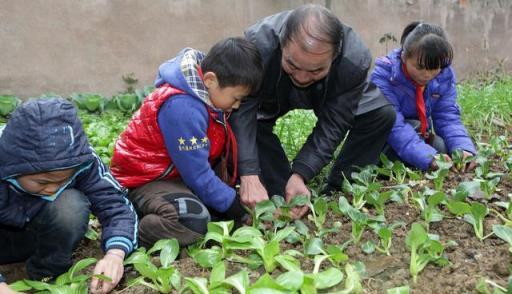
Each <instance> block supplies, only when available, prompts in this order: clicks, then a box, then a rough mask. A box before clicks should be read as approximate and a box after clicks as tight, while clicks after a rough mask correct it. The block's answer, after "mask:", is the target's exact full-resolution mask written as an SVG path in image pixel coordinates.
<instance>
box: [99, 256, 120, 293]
mask: <svg viewBox="0 0 512 294" xmlns="http://www.w3.org/2000/svg"><path fill="white" fill-rule="evenodd" d="M124 255H125V254H124V251H123V250H120V249H110V250H108V251H107V253H106V254H105V256H103V259H102V260H100V261H98V263H97V264H96V267H95V268H94V274H95V275H98V274H101V275H104V276H107V277H109V278H110V279H112V280H111V281H110V282H109V281H104V280H100V279H98V278H96V277H93V278H92V282H91V293H101V294H105V293H109V292H110V291H112V289H114V288H115V287H116V286H117V284H118V283H119V281H120V280H121V278H122V277H123V273H124V266H123V261H124Z"/></svg>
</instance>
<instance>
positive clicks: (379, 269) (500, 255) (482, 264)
mask: <svg viewBox="0 0 512 294" xmlns="http://www.w3.org/2000/svg"><path fill="white" fill-rule="evenodd" d="M492 160H493V162H494V164H493V169H492V170H493V171H497V172H500V171H501V172H505V171H504V168H503V163H502V161H500V160H501V159H500V158H493V159H492ZM473 176H474V175H473V174H466V175H464V176H460V175H457V174H453V173H452V174H450V176H449V178H448V179H447V180H445V185H444V187H445V191H448V189H450V188H455V187H456V186H457V185H458V184H459V183H460V182H462V181H467V180H471V177H473ZM425 183H426V184H427V185H428V186H430V185H431V183H427V182H425ZM387 184H390V183H386V182H385V181H384V182H383V185H387ZM418 189H422V188H421V185H418V186H415V187H414V190H418ZM510 193H512V176H511V174H510V173H509V174H507V175H506V176H503V177H502V179H501V181H500V183H499V185H498V191H497V192H496V197H495V199H493V200H492V201H489V202H488V203H487V204H488V206H490V207H493V208H495V209H497V210H499V211H502V210H503V209H502V208H499V207H498V206H496V205H495V201H510V199H509V197H510ZM479 201H484V200H483V199H480V200H479ZM367 212H368V213H369V214H374V211H373V210H372V209H368V210H367ZM329 213H330V215H329V216H328V217H327V222H326V224H325V227H330V225H331V224H332V223H333V222H335V221H341V222H342V224H343V225H342V227H341V229H340V231H339V232H337V233H331V234H329V235H327V236H326V237H324V243H325V244H342V243H344V242H345V241H347V240H349V239H350V238H351V237H350V236H351V225H350V222H349V221H348V219H347V218H346V217H343V216H339V215H333V214H332V213H331V212H329ZM444 215H445V218H444V219H443V220H442V221H440V222H436V223H431V224H430V233H434V234H438V235H439V236H440V240H441V242H442V243H443V244H446V243H447V242H448V241H454V242H455V244H456V245H453V246H449V247H447V248H446V250H445V254H446V257H447V258H448V260H449V261H450V264H449V265H447V266H445V267H439V266H436V265H432V264H429V265H427V266H426V268H425V269H424V270H423V271H422V272H420V274H419V276H418V280H417V283H416V284H413V282H412V279H411V277H410V275H409V258H410V252H409V251H408V250H407V247H406V246H405V236H406V234H407V232H408V230H409V229H410V226H411V224H412V223H413V222H421V217H420V215H419V211H418V210H417V209H416V208H415V207H414V206H413V205H412V204H409V205H408V204H403V203H402V204H400V203H395V202H390V203H388V204H387V205H386V210H385V217H386V221H387V223H393V222H397V221H401V222H403V223H405V226H403V227H397V228H396V229H395V230H394V232H393V245H392V247H391V250H390V252H391V255H390V256H387V255H384V254H381V253H378V252H374V253H372V254H369V255H368V254H365V253H364V252H363V251H362V250H361V247H360V245H361V244H363V243H365V242H366V241H367V240H373V241H374V242H377V241H378V240H377V237H376V235H375V234H374V233H373V232H372V231H370V230H366V232H365V233H364V234H363V237H362V239H361V241H360V243H359V245H358V246H355V245H349V246H348V247H347V248H346V250H345V253H346V254H347V255H348V256H349V257H350V261H351V262H355V261H362V262H363V263H364V264H365V267H366V277H364V280H363V286H364V289H365V293H385V292H386V289H389V288H393V287H398V286H403V285H409V286H410V287H411V290H412V291H411V292H412V293H477V291H476V288H475V287H476V284H477V282H478V280H479V279H480V278H481V277H486V278H488V279H490V280H493V281H495V282H497V283H498V284H500V285H505V284H506V281H507V279H508V277H509V274H510V268H511V262H512V259H511V255H510V253H509V251H508V244H506V243H505V242H504V241H502V240H501V239H498V238H497V237H495V236H491V237H489V238H487V239H485V240H484V241H483V242H481V241H479V240H478V239H477V238H476V236H475V233H474V232H473V227H472V226H471V225H470V224H469V223H467V222H465V221H464V220H463V219H459V218H456V217H453V216H452V215H451V214H450V213H449V212H447V211H444ZM305 222H307V221H305ZM497 223H500V220H499V219H497V218H496V216H495V215H494V214H493V213H490V214H489V215H488V216H487V217H486V218H485V234H488V233H490V232H491V231H492V225H493V224H497ZM308 225H311V224H308ZM281 246H282V249H285V247H286V249H287V248H296V249H297V250H299V251H300V250H302V248H301V246H300V245H299V246H295V245H290V244H282V245H281ZM91 256H93V257H96V258H98V259H99V258H101V256H102V254H101V251H100V249H99V243H98V241H90V240H84V241H83V242H82V243H81V244H80V246H79V248H78V250H77V251H76V253H75V258H76V260H79V259H82V258H86V257H91ZM301 262H302V263H301V266H302V268H303V270H304V271H305V272H308V271H311V270H312V268H313V262H312V260H309V259H307V258H305V259H304V260H303V261H302V260H301ZM176 266H177V268H178V270H179V271H180V273H181V274H182V276H189V277H194V276H196V277H197V276H202V277H208V275H209V272H208V271H207V270H205V269H202V268H200V267H198V266H197V265H196V264H195V263H194V261H193V260H192V259H191V258H190V257H188V256H186V253H185V251H184V250H183V251H182V253H181V258H180V259H179V260H177V262H176ZM227 268H228V269H229V271H230V273H234V272H236V271H238V270H240V269H242V267H241V265H239V264H228V265H227ZM0 272H2V273H3V274H4V275H5V276H6V277H7V279H8V281H9V282H13V281H15V280H18V279H22V278H25V277H26V274H25V270H24V267H23V264H11V265H4V266H0ZM250 272H251V280H252V281H254V280H256V279H257V278H258V277H259V276H260V275H261V274H263V269H260V271H250ZM228 274H229V273H228ZM135 276H136V273H135V272H134V271H133V270H131V269H127V273H126V275H125V277H126V278H125V279H123V281H122V282H121V283H120V285H119V286H118V288H117V289H116V290H115V291H114V292H113V293H155V292H154V291H152V290H151V289H148V288H145V287H143V286H134V287H131V288H126V283H127V280H129V279H130V278H133V277H135ZM332 290H333V289H331V291H332Z"/></svg>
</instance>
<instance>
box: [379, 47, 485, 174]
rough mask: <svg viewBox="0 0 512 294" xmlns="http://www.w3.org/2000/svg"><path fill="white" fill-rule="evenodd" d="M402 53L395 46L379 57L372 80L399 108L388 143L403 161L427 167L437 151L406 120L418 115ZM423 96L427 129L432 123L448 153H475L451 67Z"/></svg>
mask: <svg viewBox="0 0 512 294" xmlns="http://www.w3.org/2000/svg"><path fill="white" fill-rule="evenodd" d="M400 53H401V49H395V50H393V52H391V53H390V54H389V55H388V56H385V57H379V58H377V60H376V62H375V68H374V70H373V72H372V74H371V80H372V82H374V83H375V85H377V87H379V89H380V90H381V92H382V93H383V94H384V95H385V96H386V98H388V100H389V101H390V102H391V103H392V104H393V105H394V106H395V109H396V114H397V115H396V121H395V125H394V126H393V129H392V130H391V134H390V135H389V137H388V143H389V144H390V145H391V147H392V148H393V149H394V150H395V152H396V153H397V154H398V156H399V157H400V158H401V159H402V160H403V161H404V162H406V163H408V164H410V165H413V166H415V167H417V168H420V169H422V170H427V169H428V167H429V166H430V163H431V162H432V158H433V156H434V155H435V154H437V151H436V150H435V149H434V148H433V147H432V146H430V145H428V144H426V143H425V141H424V140H422V138H420V136H419V135H418V134H417V133H416V131H415V130H414V129H413V127H412V126H411V125H410V124H408V123H406V122H405V120H406V119H416V120H418V114H417V110H416V98H415V97H416V94H415V87H414V85H413V84H412V82H411V81H410V80H408V79H407V78H406V77H405V75H404V73H403V71H402V68H401V61H400ZM424 98H425V107H426V111H427V119H428V121H429V126H428V129H431V128H432V126H431V125H430V123H431V122H432V123H433V127H434V130H435V133H436V135H437V136H440V137H441V138H443V140H444V142H445V144H446V147H447V148H448V152H449V153H452V152H453V151H455V150H456V149H462V150H466V151H468V152H471V153H473V154H476V149H475V146H474V144H473V142H472V141H471V138H470V137H469V135H468V132H467V131H466V129H465V128H464V125H463V124H462V122H461V119H460V108H459V106H458V105H457V89H456V87H455V74H454V72H453V69H452V67H451V66H448V67H446V68H445V69H443V70H442V71H441V72H440V73H439V74H438V75H437V76H436V77H435V78H434V79H433V80H431V81H430V82H429V83H428V84H427V87H426V89H425V95H424Z"/></svg>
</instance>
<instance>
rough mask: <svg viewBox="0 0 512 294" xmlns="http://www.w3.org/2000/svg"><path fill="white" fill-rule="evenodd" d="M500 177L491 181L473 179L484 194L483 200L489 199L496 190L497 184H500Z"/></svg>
mask: <svg viewBox="0 0 512 294" xmlns="http://www.w3.org/2000/svg"><path fill="white" fill-rule="evenodd" d="M500 180H501V178H500V177H494V178H492V179H486V180H483V179H475V181H478V182H480V190H481V191H482V192H483V193H484V197H485V199H491V197H492V195H493V194H494V192H496V190H497V186H498V183H499V182H500Z"/></svg>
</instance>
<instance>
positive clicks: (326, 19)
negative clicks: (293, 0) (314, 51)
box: [279, 4, 343, 57]
mask: <svg viewBox="0 0 512 294" xmlns="http://www.w3.org/2000/svg"><path fill="white" fill-rule="evenodd" d="M303 33H304V34H306V35H308V36H309V37H311V38H313V39H315V40H317V41H320V42H323V43H328V44H331V46H332V52H333V57H334V56H336V55H338V53H339V52H340V51H341V44H342V39H343V29H342V25H341V21H340V20H339V19H338V18H337V17H336V15H334V14H333V13H332V12H331V11H330V10H329V9H327V8H325V7H323V6H320V5H315V4H306V5H302V6H300V7H298V8H296V9H294V10H293V11H292V12H291V13H290V15H289V16H288V18H287V19H286V23H285V25H284V28H283V32H282V33H281V35H280V36H279V38H280V42H281V46H282V47H285V46H286V45H287V44H288V42H290V41H291V40H292V39H293V38H295V37H297V36H299V37H300V36H301V34H303ZM295 41H297V39H295ZM305 49H307V48H305Z"/></svg>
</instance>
